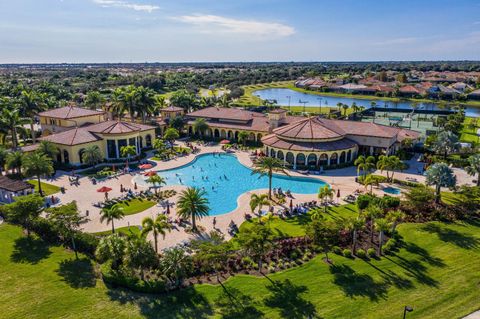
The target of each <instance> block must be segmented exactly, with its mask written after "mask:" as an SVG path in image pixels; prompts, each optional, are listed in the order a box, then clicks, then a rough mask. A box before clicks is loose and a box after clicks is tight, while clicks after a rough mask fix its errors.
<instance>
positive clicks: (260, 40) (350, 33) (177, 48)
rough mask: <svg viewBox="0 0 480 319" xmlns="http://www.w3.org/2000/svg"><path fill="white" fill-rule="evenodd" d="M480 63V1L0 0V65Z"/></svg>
mask: <svg viewBox="0 0 480 319" xmlns="http://www.w3.org/2000/svg"><path fill="white" fill-rule="evenodd" d="M440 59H451V60H460V59H472V60H478V59H480V0H435V1H433V0H416V1H413V0H402V1H401V0H381V1H380V0H378V1H373V0H343V1H337V0H316V1H313V0H312V1H304V0H298V1H294V0H290V1H287V0H0V63H35V62H38V63H40V62H43V63H46V62H86V63H88V62H185V61H187V62H188V61H372V60H440Z"/></svg>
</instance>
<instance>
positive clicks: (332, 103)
mask: <svg viewBox="0 0 480 319" xmlns="http://www.w3.org/2000/svg"><path fill="white" fill-rule="evenodd" d="M253 95H255V96H258V97H259V98H261V99H262V100H276V101H277V105H280V106H288V103H289V98H288V97H290V105H291V106H303V104H301V103H299V101H306V102H307V103H306V104H305V108H306V109H307V111H308V108H315V109H318V108H319V107H320V104H321V107H322V108H325V107H337V103H343V104H348V105H352V103H353V102H355V103H356V104H357V105H358V106H363V107H365V108H367V109H368V108H370V107H371V102H372V101H374V102H375V103H377V106H379V107H383V106H387V107H394V108H398V109H408V110H411V109H412V102H410V101H399V102H393V101H386V100H377V99H375V100H369V99H358V98H349V97H336V96H327V95H321V94H310V93H304V92H298V91H294V90H291V89H285V88H274V89H263V90H257V91H254V92H253ZM319 99H321V100H319ZM417 105H418V109H420V110H421V109H424V110H435V109H445V106H442V107H439V106H438V105H437V104H435V103H417ZM465 114H466V115H467V116H472V117H480V108H478V107H470V106H467V107H466V108H465Z"/></svg>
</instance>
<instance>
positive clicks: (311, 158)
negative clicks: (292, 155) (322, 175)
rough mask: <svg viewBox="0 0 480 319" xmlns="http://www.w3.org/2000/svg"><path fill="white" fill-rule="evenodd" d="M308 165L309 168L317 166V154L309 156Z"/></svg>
mask: <svg viewBox="0 0 480 319" xmlns="http://www.w3.org/2000/svg"><path fill="white" fill-rule="evenodd" d="M307 164H308V166H309V167H315V166H317V155H315V154H310V155H308V158H307Z"/></svg>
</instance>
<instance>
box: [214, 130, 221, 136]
mask: <svg viewBox="0 0 480 319" xmlns="http://www.w3.org/2000/svg"><path fill="white" fill-rule="evenodd" d="M213 137H215V138H219V137H220V132H219V131H218V129H215V131H213Z"/></svg>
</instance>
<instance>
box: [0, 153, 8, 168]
mask: <svg viewBox="0 0 480 319" xmlns="http://www.w3.org/2000/svg"><path fill="white" fill-rule="evenodd" d="M7 156H8V151H7V150H6V149H5V148H3V147H2V146H0V175H2V173H3V169H4V168H5V164H6V163H7Z"/></svg>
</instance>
